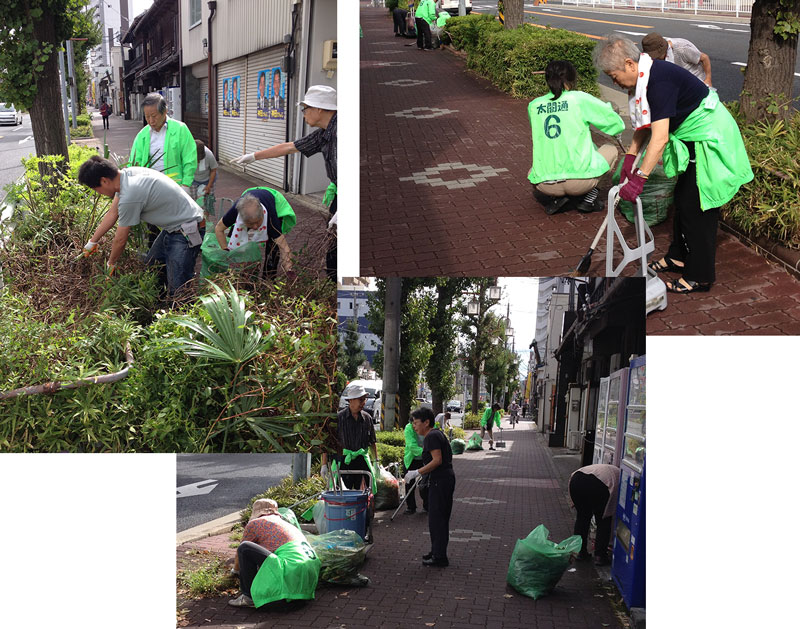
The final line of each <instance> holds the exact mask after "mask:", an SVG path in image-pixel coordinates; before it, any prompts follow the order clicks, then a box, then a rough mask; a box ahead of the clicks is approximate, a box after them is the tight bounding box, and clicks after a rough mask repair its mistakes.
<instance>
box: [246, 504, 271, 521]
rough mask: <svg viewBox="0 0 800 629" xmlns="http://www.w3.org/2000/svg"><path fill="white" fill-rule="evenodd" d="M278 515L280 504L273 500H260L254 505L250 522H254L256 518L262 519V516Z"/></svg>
mask: <svg viewBox="0 0 800 629" xmlns="http://www.w3.org/2000/svg"><path fill="white" fill-rule="evenodd" d="M277 514H278V503H277V502H275V501H274V500H272V499H271V498H259V499H258V500H256V501H255V502H254V503H253V511H252V513H251V514H250V520H248V522H252V521H253V520H255V519H256V518H260V517H261V516H262V515H277Z"/></svg>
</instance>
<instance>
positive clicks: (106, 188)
mask: <svg viewBox="0 0 800 629" xmlns="http://www.w3.org/2000/svg"><path fill="white" fill-rule="evenodd" d="M192 146H194V143H192ZM78 181H79V182H81V183H82V184H83V185H85V186H87V187H88V188H91V189H92V190H94V191H95V192H97V193H98V194H102V195H104V196H107V197H110V198H112V199H113V201H112V202H111V207H110V208H109V210H108V212H106V215H105V216H104V217H103V219H102V220H101V221H100V224H99V225H98V226H97V229H96V230H95V232H94V234H92V237H91V239H90V240H89V242H88V243H86V245H85V246H84V248H83V249H84V255H86V256H88V255H91V254H92V253H94V252H95V251H96V250H97V247H98V243H99V242H100V239H101V238H102V237H103V236H104V235H105V234H106V232H107V231H108V230H109V229H111V228H112V227H113V226H114V225H117V231H116V234H115V235H114V240H113V242H112V244H111V254H110V255H109V256H108V263H107V269H108V272H109V274H111V273H113V272H114V269H115V268H116V264H117V261H118V260H119V257H120V256H121V255H122V251H123V250H124V249H125V244H126V243H127V242H128V237H129V236H130V232H131V227H133V226H134V225H138V224H139V223H140V222H142V223H148V224H150V225H154V226H155V227H159V228H161V233H159V234H158V237H157V238H156V239H155V241H154V242H153V244H152V246H151V247H150V251H149V252H148V253H147V257H146V258H145V261H146V262H147V263H148V264H151V263H154V262H161V263H163V265H164V271H163V272H162V281H163V282H164V283H165V284H166V286H167V290H168V293H169V295H170V296H172V295H174V294H175V293H176V292H177V290H178V289H179V288H180V287H181V286H183V285H184V284H185V283H186V282H188V281H189V280H190V279H192V277H194V265H195V261H196V260H197V254H198V253H199V252H200V244H201V243H202V241H203V235H204V234H205V226H206V223H205V220H204V219H203V209H202V208H201V207H200V206H199V205H197V203H195V202H194V201H193V200H192V197H190V196H189V194H188V193H187V192H186V190H185V189H184V188H182V187H181V186H180V185H178V184H177V183H175V182H174V181H173V180H172V179H170V178H169V177H167V176H166V175H164V174H163V173H160V172H158V171H155V170H152V169H150V168H139V167H136V166H134V167H130V168H125V169H123V170H119V169H118V168H117V167H116V165H114V164H113V163H112V162H110V161H108V160H107V159H103V158H102V157H100V156H99V155H92V157H90V158H89V159H88V160H86V161H85V162H84V163H83V164H82V165H81V167H80V170H79V171H78Z"/></svg>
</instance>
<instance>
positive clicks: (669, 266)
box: [647, 256, 683, 273]
mask: <svg viewBox="0 0 800 629" xmlns="http://www.w3.org/2000/svg"><path fill="white" fill-rule="evenodd" d="M662 260H663V262H662ZM647 268H649V269H650V270H651V271H655V272H656V273H663V272H670V273H683V267H682V266H678V265H677V264H675V261H674V260H673V259H672V258H668V257H667V256H664V257H663V258H662V259H661V260H656V261H655V262H651V263H650V264H648V265H647Z"/></svg>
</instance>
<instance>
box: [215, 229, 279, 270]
mask: <svg viewBox="0 0 800 629" xmlns="http://www.w3.org/2000/svg"><path fill="white" fill-rule="evenodd" d="M265 245H266V243H264V242H248V243H247V244H246V245H244V246H242V247H237V248H236V249H233V250H232V251H223V249H222V248H221V247H220V246H219V241H218V240H217V236H216V234H215V233H214V231H213V230H212V231H209V232H206V235H205V236H204V237H203V244H202V245H201V246H200V254H201V258H202V266H201V268H200V275H201V277H209V276H211V275H213V274H214V273H222V272H223V271H227V270H228V268H229V267H230V265H231V264H238V263H242V262H250V263H259V262H261V256H262V255H263V251H264V246H265Z"/></svg>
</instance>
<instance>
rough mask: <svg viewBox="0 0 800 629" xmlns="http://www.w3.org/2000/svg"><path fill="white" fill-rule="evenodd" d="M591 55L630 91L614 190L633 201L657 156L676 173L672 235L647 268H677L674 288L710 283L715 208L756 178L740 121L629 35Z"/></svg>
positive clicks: (671, 173) (699, 84)
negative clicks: (627, 134)
mask: <svg viewBox="0 0 800 629" xmlns="http://www.w3.org/2000/svg"><path fill="white" fill-rule="evenodd" d="M595 62H596V64H597V66H598V67H599V68H600V69H601V70H602V71H603V72H605V73H606V74H607V75H608V76H610V77H611V78H612V79H613V81H614V83H616V84H617V85H619V86H620V87H621V88H623V89H625V90H627V91H628V96H629V109H630V114H631V123H632V124H633V128H634V130H635V131H634V134H633V142H632V143H631V145H630V147H629V148H628V150H627V154H626V155H625V160H624V162H623V167H622V174H621V178H620V180H621V181H624V180H625V179H626V178H627V180H628V182H627V183H626V184H625V185H624V186H623V187H622V188H621V189H620V193H619V196H620V197H621V198H622V199H625V200H626V201H635V200H636V198H637V197H638V196H639V194H640V193H641V192H642V188H643V187H644V185H645V182H646V181H647V177H648V175H650V172H651V171H652V170H653V168H655V166H656V164H657V163H658V161H659V160H662V159H663V163H664V172H665V173H666V175H667V176H668V177H674V176H676V175H678V181H677V184H676V186H675V197H674V200H675V201H674V202H675V216H674V223H673V235H672V243H671V244H670V246H669V250H668V251H667V254H666V255H665V256H664V257H663V258H662V259H661V260H659V261H657V262H651V263H650V268H651V269H652V270H654V271H656V272H659V273H660V272H672V273H676V274H680V278H679V279H677V280H673V281H671V282H667V289H668V290H670V291H672V292H675V293H691V292H694V291H708V290H709V289H710V288H711V285H712V284H713V283H714V280H715V279H716V276H715V256H716V247H717V222H718V220H719V208H720V206H722V205H724V204H725V203H727V202H728V201H730V200H731V199H732V198H733V196H734V195H735V194H736V192H737V191H738V190H739V187H740V186H742V185H743V184H745V183H747V182H748V181H750V180H752V179H753V171H752V170H751V169H750V160H749V159H748V158H747V153H746V152H745V148H744V142H743V141H742V136H741V133H740V132H739V127H738V126H737V125H736V121H735V120H734V119H733V117H732V116H731V115H730V113H728V110H727V109H725V106H724V105H723V104H722V103H721V102H720V101H719V97H718V96H717V93H716V91H715V90H713V89H711V90H710V89H709V88H708V86H707V85H706V84H705V83H703V82H702V81H701V80H700V79H698V78H697V77H696V76H694V75H693V74H692V73H691V72H689V71H687V70H684V69H683V68H681V67H679V66H676V65H675V64H672V63H669V62H667V61H660V60H653V59H651V58H650V57H649V56H648V55H646V54H641V55H640V53H639V49H638V48H636V44H634V43H633V42H632V41H630V40H629V39H625V38H624V37H618V36H612V37H610V38H609V39H608V40H607V41H606V42H604V43H601V44H599V46H598V48H597V49H596V51H595ZM648 139H649V144H648V145H647V152H646V153H645V155H644V157H643V159H642V163H641V166H640V167H639V168H637V169H636V170H635V171H633V163H634V161H635V159H636V157H635V156H636V154H637V153H638V152H639V151H640V150H642V148H643V147H644V145H645V144H646V143H647V140H648ZM632 171H633V172H632Z"/></svg>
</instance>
